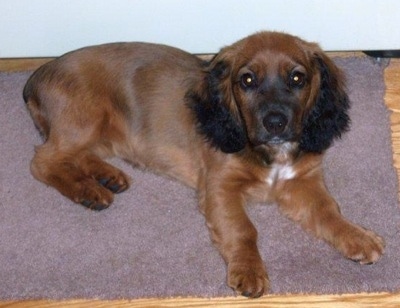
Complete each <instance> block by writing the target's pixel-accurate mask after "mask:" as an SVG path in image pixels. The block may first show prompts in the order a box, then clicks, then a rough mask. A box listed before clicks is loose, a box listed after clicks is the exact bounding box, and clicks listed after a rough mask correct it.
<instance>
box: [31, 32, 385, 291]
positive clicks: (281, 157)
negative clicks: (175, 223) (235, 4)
mask: <svg viewBox="0 0 400 308" xmlns="http://www.w3.org/2000/svg"><path fill="white" fill-rule="evenodd" d="M24 99H25V101H26V102H27V106H28V108H29V111H30V113H31V115H32V117H33V119H34V122H35V124H36V126H37V127H38V128H39V130H40V132H41V133H42V135H43V136H44V139H45V143H44V144H43V145H41V146H39V147H37V149H36V154H35V156H34V158H33V160H32V165H31V169H32V173H33V175H34V176H35V177H36V178H37V179H38V180H40V181H42V182H44V183H46V184H48V185H51V186H53V187H55V188H56V189H58V190H59V191H60V193H62V194H63V195H65V196H67V197H68V198H70V199H71V200H73V201H74V202H77V203H81V204H83V205H84V206H86V207H89V208H91V209H95V210H101V209H104V208H106V207H108V206H109V205H110V204H111V202H112V201H113V194H114V193H119V192H121V191H123V190H125V189H127V188H128V186H129V179H128V178H127V176H126V175H125V174H124V173H123V172H122V171H120V170H118V169H116V168H115V167H113V166H111V165H110V164H108V163H106V162H105V161H104V160H103V159H104V158H106V157H111V156H117V157H120V158H122V159H124V160H127V161H130V162H131V163H132V164H133V165H137V166H140V167H146V168H150V169H152V170H154V171H156V172H159V173H162V174H166V175H169V176H172V177H174V178H176V179H178V180H180V181H182V182H183V183H186V184H187V185H189V186H190V187H193V188H195V189H197V191H198V196H199V203H200V209H201V211H202V212H203V213H204V215H205V217H206V220H207V225H208V227H209V229H210V233H211V237H212V240H213V241H214V242H215V244H216V246H217V247H218V249H219V251H220V253H221V254H222V256H223V258H224V260H225V261H226V263H227V268H228V274H227V280H228V285H229V286H230V287H232V288H233V289H235V290H236V291H237V292H240V293H241V294H243V295H245V296H249V297H257V296H261V295H262V294H263V293H264V292H265V291H267V289H268V285H269V281H268V277H267V273H266V269H265V266H264V263H263V261H262V260H261V257H260V254H259V252H258V249H257V231H256V230H255V228H254V226H253V225H252V223H251V222H250V220H249V218H248V217H247V215H246V213H245V209H244V205H245V203H246V202H248V201H256V202H275V203H277V204H278V205H279V206H280V209H281V210H282V212H283V213H284V214H285V215H287V216H288V217H290V218H291V219H293V220H295V221H297V222H299V223H300V224H301V225H302V226H303V227H304V229H306V230H308V231H310V232H311V233H313V234H314V235H315V236H317V237H318V238H322V239H323V240H325V241H326V242H327V243H329V244H330V245H332V246H333V247H335V248H336V249H338V250H339V251H340V252H341V253H342V254H343V255H344V256H345V257H347V258H349V259H352V260H355V261H358V262H360V263H362V264H368V263H373V262H376V261H377V260H378V259H379V258H380V256H381V255H382V253H383V250H384V242H383V240H382V239H381V238H380V237H379V236H377V235H376V234H374V233H373V232H371V231H368V230H365V229H363V228H362V227H359V226H357V225H355V224H353V223H351V222H349V221H348V220H346V219H345V218H344V217H343V216H341V214H340V212H339V208H338V205H337V204H336V202H335V200H334V199H333V198H332V197H331V196H330V194H329V193H328V192H327V190H326V188H325V185H324V182H323V174H322V170H321V161H322V156H323V153H324V151H325V150H326V149H327V148H328V147H329V146H330V145H331V143H332V141H333V140H334V139H335V138H337V137H340V135H341V133H342V132H344V131H346V130H347V128H348V124H349V118H348V115H347V109H348V107H349V101H348V97H347V95H346V93H345V88H344V81H343V77H342V75H341V73H340V71H339V70H338V68H337V67H336V66H335V65H334V63H333V62H332V61H331V60H330V59H329V58H328V57H327V56H326V55H325V54H324V53H323V52H322V51H321V49H320V48H319V47H318V46H317V45H316V44H312V43H307V42H305V41H303V40H301V39H299V38H297V37H293V36H290V35H286V34H282V33H276V32H261V33H257V34H255V35H252V36H249V37H247V38H245V39H243V40H240V41H238V42H237V43H235V44H233V45H231V46H229V47H226V48H224V49H222V50H221V51H220V53H218V54H217V55H216V56H215V57H214V58H213V59H212V60H211V61H210V62H209V63H205V62H202V61H201V60H199V59H198V58H197V57H195V56H193V55H191V54H188V53H186V52H184V51H181V50H178V49H175V48H172V47H167V46H162V45H152V44H144V43H119V44H108V45H102V46H95V47H88V48H84V49H80V50H77V51H74V52H72V53H69V54H66V55H64V56H62V57H60V58H58V59H56V60H54V61H52V62H50V63H48V64H46V65H44V66H42V67H41V68H40V69H38V70H37V71H36V72H35V73H34V74H33V75H32V77H31V78H30V79H29V81H28V82H27V84H26V86H25V89H24Z"/></svg>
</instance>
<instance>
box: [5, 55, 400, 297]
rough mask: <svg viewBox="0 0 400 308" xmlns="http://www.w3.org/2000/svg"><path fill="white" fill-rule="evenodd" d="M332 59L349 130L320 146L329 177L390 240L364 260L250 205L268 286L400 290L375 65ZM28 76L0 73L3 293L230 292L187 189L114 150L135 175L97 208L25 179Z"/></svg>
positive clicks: (352, 210) (395, 211)
mask: <svg viewBox="0 0 400 308" xmlns="http://www.w3.org/2000/svg"><path fill="white" fill-rule="evenodd" d="M335 61H336V63H337V64H338V65H339V66H340V67H342V68H343V69H344V70H345V72H346V74H347V76H348V88H349V94H350V98H351V100H352V103H353V107H352V109H351V112H350V115H351V118H352V129H351V131H350V132H349V133H347V134H346V135H345V136H344V137H343V139H342V140H341V141H337V142H336V143H335V146H334V147H333V148H331V149H330V150H329V152H328V154H327V156H326V159H325V169H326V182H327V185H328V187H329V189H330V191H331V192H332V194H333V195H334V196H335V197H336V199H337V201H338V202H339V204H340V205H341V209H342V212H343V214H344V215H345V216H346V217H348V218H349V219H350V220H352V221H354V222H357V223H359V224H361V225H363V226H365V227H367V228H370V229H372V230H375V231H376V232H377V233H378V234H380V235H381V236H383V237H384V238H385V239H386V243H387V248H386V253H385V255H384V256H383V258H382V259H381V260H380V261H379V262H378V263H377V264H374V265H370V266H361V265H359V264H356V263H353V262H351V261H348V260H346V259H344V258H343V257H342V256H341V255H340V254H339V253H338V252H336V251H335V250H333V249H332V248H330V247H329V246H327V245H326V244H325V243H323V242H321V241H318V240H315V239H314V238H313V237H311V236H310V235H308V234H306V233H305V232H303V231H302V230H301V228H300V227H299V226H298V225H296V224H294V223H292V222H291V221H289V220H288V219H286V218H284V217H282V216H281V215H280V214H279V211H278V209H277V207H276V206H274V205H268V206H266V205H260V204H255V205H250V206H249V207H248V213H249V215H250V216H251V218H252V220H253V222H254V223H255V225H256V227H257V229H258V231H259V243H258V244H259V248H260V251H261V254H262V257H263V259H264V261H265V263H266V266H267V269H268V273H269V277H270V280H271V286H272V289H271V292H272V293H276V294H284V293H314V294H315V293H316V294H319V293H347V292H352V293H353V292H363V291H366V292H368V291H395V290H400V258H399V256H400V236H399V230H400V209H399V206H398V202H397V190H398V185H397V179H396V172H395V170H394V168H393V167H392V150H391V142H390V126H389V112H388V111H387V109H386V107H385V106H384V103H383V95H384V82H383V68H382V67H381V65H379V64H376V63H374V62H373V61H372V60H371V59H368V58H346V59H336V60H335ZM28 76H29V72H24V73H12V74H11V73H10V74H8V73H0V108H1V113H0V129H1V134H0V141H1V142H0V151H1V156H0V299H34V298H50V299H68V298H101V299H115V298H138V297H156V296H158V297H168V296H206V297H211V296H225V295H226V296H229V295H233V292H232V291H231V290H230V289H229V288H228V287H227V286H226V284H225V280H226V269H225V264H224V262H223V261H222V258H221V257H220V255H219V254H218V252H217V250H216V249H215V248H214V247H213V246H212V244H211V242H210V240H209V234H208V231H207V228H206V226H205V223H204V219H203V216H202V215H201V214H200V213H199V211H198V209H197V202H196V194H195V192H194V191H192V190H190V189H188V188H186V187H185V186H183V185H181V184H180V183H177V182H174V181H172V180H170V179H166V178H164V177H160V176H156V175H154V174H151V173H146V172H143V171H140V170H137V169H133V168H131V167H130V166H129V165H127V164H125V163H124V162H121V161H119V160H117V159H115V160H112V161H111V162H112V163H113V164H115V165H117V166H119V167H120V168H122V169H123V170H124V171H125V172H126V173H127V174H128V175H130V176H131V177H132V179H133V185H132V187H131V188H130V189H129V190H128V191H126V192H124V193H123V194H120V195H118V196H116V198H115V201H114V204H113V205H112V206H111V207H110V208H109V209H107V210H104V211H102V212H97V213H96V212H92V211H89V210H86V209H85V208H84V207H82V206H79V205H76V204H74V203H72V202H70V201H69V200H67V199H66V198H64V197H62V196H61V195H60V194H59V193H58V192H56V191H55V190H54V189H52V188H50V187H46V186H45V185H43V184H42V183H39V182H37V181H36V180H34V179H33V177H32V176H31V175H30V172H29V162H30V159H31V158H32V156H33V152H34V145H37V144H40V143H41V139H40V137H39V134H38V133H37V131H36V130H35V129H34V126H33V123H32V121H31V119H30V117H29V115H28V113H27V111H26V109H25V106H24V102H23V100H22V94H21V93H22V88H23V85H24V83H25V81H26V80H27V78H28Z"/></svg>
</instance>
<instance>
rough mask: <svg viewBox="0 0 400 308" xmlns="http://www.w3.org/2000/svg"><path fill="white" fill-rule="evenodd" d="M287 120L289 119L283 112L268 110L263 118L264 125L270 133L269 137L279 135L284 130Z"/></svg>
mask: <svg viewBox="0 0 400 308" xmlns="http://www.w3.org/2000/svg"><path fill="white" fill-rule="evenodd" d="M288 122H289V120H288V118H287V116H286V115H285V114H283V113H282V112H276V111H272V112H269V113H268V114H267V115H266V116H265V118H264V120H263V124H264V127H265V129H266V130H267V132H268V133H269V134H271V137H277V136H279V135H281V134H282V133H283V132H284V131H285V129H286V126H287V124H288Z"/></svg>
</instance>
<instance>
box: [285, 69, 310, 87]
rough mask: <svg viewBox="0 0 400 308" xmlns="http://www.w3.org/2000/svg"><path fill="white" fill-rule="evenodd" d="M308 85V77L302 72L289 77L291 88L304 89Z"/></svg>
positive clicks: (293, 73)
mask: <svg viewBox="0 0 400 308" xmlns="http://www.w3.org/2000/svg"><path fill="white" fill-rule="evenodd" d="M305 83H306V75H305V74H303V73H301V72H297V71H296V72H292V73H291V74H290V76H289V86H290V87H291V88H302V87H303V86H304V85H305Z"/></svg>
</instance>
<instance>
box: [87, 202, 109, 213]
mask: <svg viewBox="0 0 400 308" xmlns="http://www.w3.org/2000/svg"><path fill="white" fill-rule="evenodd" d="M81 204H82V205H83V206H84V207H87V208H88V209H90V210H93V211H101V210H104V209H106V208H108V207H109V206H110V205H109V204H104V203H98V202H93V201H89V200H83V201H82V202H81Z"/></svg>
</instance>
